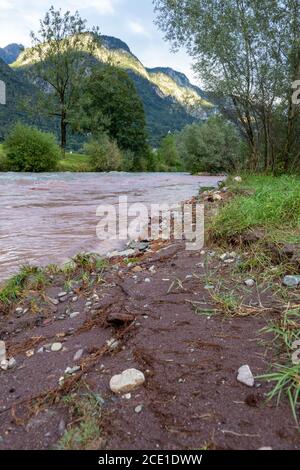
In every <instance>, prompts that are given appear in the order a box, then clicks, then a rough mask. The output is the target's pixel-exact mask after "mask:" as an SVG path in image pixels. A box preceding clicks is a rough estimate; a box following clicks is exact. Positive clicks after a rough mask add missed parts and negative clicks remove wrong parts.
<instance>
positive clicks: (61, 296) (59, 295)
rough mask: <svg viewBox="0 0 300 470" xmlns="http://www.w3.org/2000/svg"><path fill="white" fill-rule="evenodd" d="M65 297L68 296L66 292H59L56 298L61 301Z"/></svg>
mask: <svg viewBox="0 0 300 470" xmlns="http://www.w3.org/2000/svg"><path fill="white" fill-rule="evenodd" d="M67 295H68V293H67V292H60V293H59V294H58V296H57V297H58V298H59V299H61V298H63V297H66V296H67Z"/></svg>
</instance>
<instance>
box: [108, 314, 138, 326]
mask: <svg viewBox="0 0 300 470" xmlns="http://www.w3.org/2000/svg"><path fill="white" fill-rule="evenodd" d="M133 321H134V315H132V314H131V313H121V312H112V313H109V314H108V316H107V322H108V323H111V324H113V325H115V326H122V325H125V324H127V323H131V322H133Z"/></svg>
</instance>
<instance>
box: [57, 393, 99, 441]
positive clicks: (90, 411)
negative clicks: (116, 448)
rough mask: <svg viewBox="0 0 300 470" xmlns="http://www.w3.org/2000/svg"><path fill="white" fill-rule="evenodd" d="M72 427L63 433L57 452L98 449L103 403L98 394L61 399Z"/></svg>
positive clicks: (76, 395)
mask: <svg viewBox="0 0 300 470" xmlns="http://www.w3.org/2000/svg"><path fill="white" fill-rule="evenodd" d="M63 403H64V404H65V405H66V407H67V408H68V411H69V415H70V417H71V419H72V423H74V424H73V425H71V426H70V427H69V428H68V429H67V430H66V431H65V433H64V435H63V436H62V438H61V439H60V441H59V442H58V445H57V448H58V449H59V450H88V449H90V450H91V449H94V450H96V449H99V448H101V446H102V445H103V439H102V430H101V417H102V406H103V404H104V401H103V399H102V397H101V396H100V395H99V394H96V393H92V392H91V391H88V393H85V394H77V393H74V394H73V395H69V396H67V397H65V398H64V399H63Z"/></svg>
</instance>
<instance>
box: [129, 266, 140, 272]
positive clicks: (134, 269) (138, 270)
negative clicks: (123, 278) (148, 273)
mask: <svg viewBox="0 0 300 470" xmlns="http://www.w3.org/2000/svg"><path fill="white" fill-rule="evenodd" d="M132 271H133V272H134V273H140V272H142V271H143V268H141V266H135V267H134V268H133V269H132Z"/></svg>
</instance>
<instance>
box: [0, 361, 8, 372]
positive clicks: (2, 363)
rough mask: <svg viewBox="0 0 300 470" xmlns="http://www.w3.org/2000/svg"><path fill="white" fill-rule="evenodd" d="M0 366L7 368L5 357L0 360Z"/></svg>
mask: <svg viewBox="0 0 300 470" xmlns="http://www.w3.org/2000/svg"><path fill="white" fill-rule="evenodd" d="M0 368H1V369H2V370H7V369H8V361H7V360H6V359H3V360H2V361H1V362H0Z"/></svg>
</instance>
